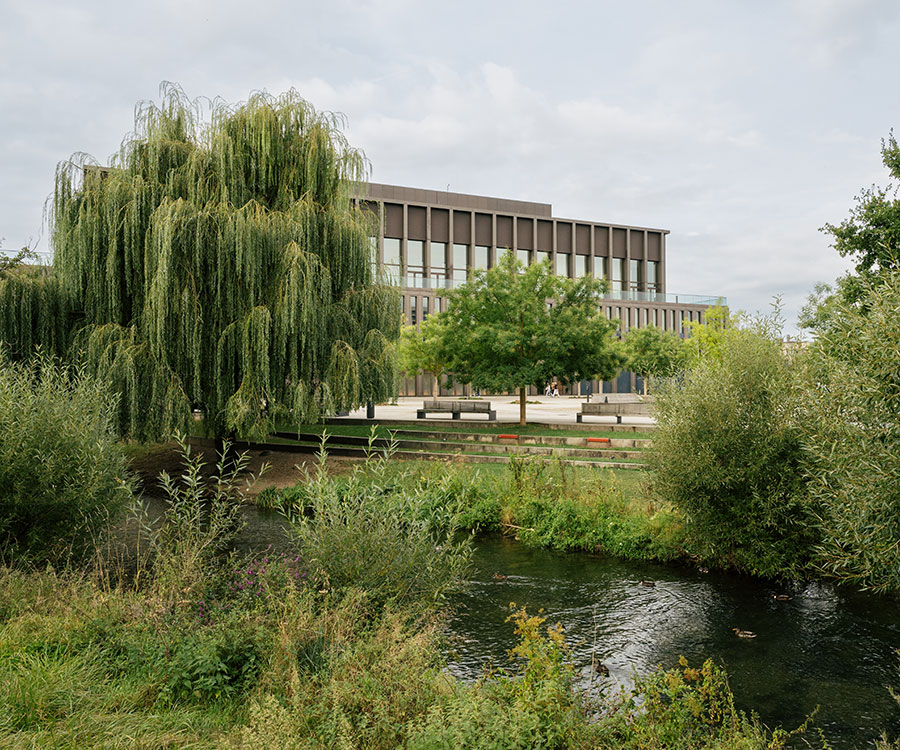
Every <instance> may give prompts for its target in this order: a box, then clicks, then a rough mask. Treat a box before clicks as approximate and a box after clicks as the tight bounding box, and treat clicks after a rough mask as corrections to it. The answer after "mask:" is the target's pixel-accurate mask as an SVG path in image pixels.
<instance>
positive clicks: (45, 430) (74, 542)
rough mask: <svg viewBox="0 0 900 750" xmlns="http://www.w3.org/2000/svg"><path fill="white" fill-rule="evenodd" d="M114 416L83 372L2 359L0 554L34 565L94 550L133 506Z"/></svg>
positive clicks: (97, 387)
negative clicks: (107, 526)
mask: <svg viewBox="0 0 900 750" xmlns="http://www.w3.org/2000/svg"><path fill="white" fill-rule="evenodd" d="M114 409H115V399H113V398H112V397H111V396H110V395H109V394H108V393H107V392H106V391H105V390H104V388H103V387H101V386H100V385H99V384H98V383H96V382H95V381H93V380H91V379H90V378H87V377H86V376H85V375H84V374H83V373H82V372H80V371H77V370H72V369H69V368H65V367H61V366H59V365H58V364H56V363H55V362H53V361H52V360H50V359H49V358H39V359H36V360H34V361H32V362H31V363H28V364H22V363H12V362H10V361H8V360H7V359H6V358H5V357H4V356H3V354H2V351H0V547H3V548H5V549H7V550H8V551H9V552H10V553H11V554H12V555H13V556H15V557H27V558H30V559H33V560H54V559H59V558H60V557H61V556H62V555H66V554H71V555H73V556H75V557H78V556H81V555H83V554H85V553H87V552H88V551H89V550H90V549H91V548H92V542H93V541H95V537H96V535H98V534H99V533H100V532H101V531H102V530H103V528H104V527H105V524H106V523H107V522H108V521H109V520H111V519H113V518H115V517H116V516H117V515H118V514H119V513H120V512H121V511H122V510H123V509H124V508H125V506H126V505H127V503H128V502H129V501H130V500H131V498H132V484H131V480H130V479H129V474H128V471H127V466H126V461H125V458H124V456H123V453H122V451H121V449H120V448H119V446H118V445H117V444H116V440H115V438H114V436H113V431H112V427H111V424H112V422H111V419H112V416H111V415H112V412H113V411H114Z"/></svg>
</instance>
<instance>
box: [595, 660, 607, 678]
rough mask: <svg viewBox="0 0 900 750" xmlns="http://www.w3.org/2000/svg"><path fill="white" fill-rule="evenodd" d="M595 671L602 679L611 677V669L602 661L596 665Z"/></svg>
mask: <svg viewBox="0 0 900 750" xmlns="http://www.w3.org/2000/svg"><path fill="white" fill-rule="evenodd" d="M594 671H595V672H596V673H597V674H599V675H600V676H601V677H609V667H607V666H606V665H605V664H604V663H603V662H602V661H598V662H597V663H596V664H594Z"/></svg>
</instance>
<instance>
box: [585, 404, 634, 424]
mask: <svg viewBox="0 0 900 750" xmlns="http://www.w3.org/2000/svg"><path fill="white" fill-rule="evenodd" d="M649 416H650V404H649V403H647V402H646V401H611V402H610V401H600V402H599V403H595V404H591V403H585V404H582V405H581V412H580V413H579V414H577V415H576V416H575V420H576V421H577V422H581V421H582V419H583V418H584V417H615V418H616V423H617V424H621V422H622V417H649Z"/></svg>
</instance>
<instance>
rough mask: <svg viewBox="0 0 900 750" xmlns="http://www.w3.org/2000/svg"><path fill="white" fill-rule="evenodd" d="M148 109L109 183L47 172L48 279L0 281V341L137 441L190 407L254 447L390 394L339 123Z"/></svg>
mask: <svg viewBox="0 0 900 750" xmlns="http://www.w3.org/2000/svg"><path fill="white" fill-rule="evenodd" d="M161 96H162V101H161V103H159V104H156V103H153V102H144V103H141V104H139V105H138V106H137V108H136V110H135V130H134V133H132V134H131V135H129V136H127V137H126V138H125V140H124V141H123V143H122V146H121V148H120V150H119V152H118V154H116V155H115V156H114V157H113V158H112V162H111V166H110V167H109V168H99V167H94V166H93V162H92V160H91V159H90V158H89V157H86V156H84V155H78V156H76V157H74V158H73V159H71V160H69V161H65V162H62V163H61V164H60V165H59V167H58V168H57V174H56V185H55V190H54V194H53V198H52V210H51V224H52V226H51V229H52V244H53V250H54V261H53V268H52V272H51V273H50V275H49V277H48V278H47V279H46V281H45V282H37V283H35V282H31V281H28V280H15V279H11V280H8V282H0V284H4V283H5V284H6V285H7V287H9V288H7V289H4V288H3V287H2V286H0V340H2V341H6V342H7V343H8V345H9V348H10V350H11V351H12V352H13V353H14V354H15V355H17V356H20V357H21V356H26V355H27V354H28V353H29V352H30V350H31V349H32V348H33V346H35V345H42V346H43V347H44V349H45V350H49V351H51V352H52V353H56V354H64V355H65V356H66V357H67V358H69V359H70V360H72V361H78V362H79V363H81V364H83V365H84V367H85V368H86V370H87V371H88V372H89V373H91V374H94V375H96V376H97V377H99V378H100V379H102V380H104V381H106V382H107V383H108V384H109V385H110V386H111V390H112V391H113V392H115V393H118V394H119V396H120V399H119V411H118V427H119V430H120V432H121V433H122V434H125V435H131V436H134V437H138V438H145V439H146V438H155V437H162V436H164V435H167V434H169V432H170V431H171V429H172V428H174V427H184V426H185V425H186V423H187V421H188V419H189V415H190V410H191V408H192V407H193V408H200V409H202V410H203V411H204V412H205V414H206V418H207V424H208V426H209V428H210V429H211V431H212V432H213V433H214V434H217V435H221V434H228V433H232V432H236V433H239V434H242V435H246V436H250V437H255V436H260V435H262V434H265V433H266V432H267V431H268V430H270V429H271V428H272V426H273V425H274V423H275V421H276V420H279V419H284V420H292V421H304V420H306V419H309V418H311V417H314V416H315V415H317V414H318V413H320V412H322V411H328V410H331V409H347V408H353V407H355V406H358V405H359V404H361V403H363V402H364V401H365V400H367V399H374V400H381V399H383V398H387V397H389V396H391V395H393V391H394V387H395V377H396V375H395V372H396V366H395V364H396V363H395V361H394V359H395V355H394V347H393V342H394V341H395V340H396V338H397V336H398V335H399V320H400V311H399V294H398V292H397V290H396V289H393V288H391V287H389V286H387V285H383V284H380V283H377V280H376V279H374V278H373V270H372V262H371V261H372V258H371V244H370V239H369V237H370V235H371V234H374V233H375V227H374V225H373V221H374V220H373V217H372V214H370V213H368V212H366V211H364V210H362V209H360V208H359V207H357V206H355V205H354V202H353V200H352V198H353V195H354V194H353V191H354V190H356V189H358V188H357V186H358V185H359V183H360V181H361V180H363V179H364V178H365V176H366V172H367V163H366V161H365V158H364V156H363V155H362V154H361V153H360V152H359V151H357V150H355V149H353V148H351V147H350V146H349V144H348V143H347V141H346V139H345V137H344V136H343V134H342V132H341V126H342V125H343V121H342V119H341V117H340V116H336V115H332V114H326V113H321V112H318V111H316V110H315V109H314V108H313V107H312V105H310V104H309V103H308V102H306V101H305V100H304V99H302V98H301V97H300V96H299V95H298V94H297V93H296V92H295V91H293V90H292V91H289V92H287V93H286V94H283V95H281V96H271V95H269V94H266V93H255V94H253V95H251V96H250V98H249V100H248V101H247V102H246V103H243V104H239V105H230V104H227V103H224V102H222V101H219V100H216V101H212V102H208V103H207V105H206V107H204V104H203V102H202V101H201V100H193V101H192V100H189V99H188V98H187V97H186V96H185V95H184V94H183V92H182V91H181V90H180V89H179V88H178V87H177V86H174V85H170V84H164V85H163V87H162V90H161ZM207 109H208V116H206V117H204V114H205V112H206V110H207ZM28 284H31V286H30V287H28V288H26V286H27V285H28ZM12 287H15V288H12ZM32 287H33V288H32Z"/></svg>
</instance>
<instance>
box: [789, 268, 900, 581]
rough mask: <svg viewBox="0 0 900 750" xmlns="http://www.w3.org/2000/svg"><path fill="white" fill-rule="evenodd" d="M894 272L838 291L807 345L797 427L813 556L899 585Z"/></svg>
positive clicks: (898, 353)
mask: <svg viewBox="0 0 900 750" xmlns="http://www.w3.org/2000/svg"><path fill="white" fill-rule="evenodd" d="M898 361H900V274H897V273H893V274H890V275H887V276H886V277H885V278H884V279H882V281H881V283H880V284H878V285H874V286H872V285H869V286H865V287H864V293H862V295H861V298H860V301H859V302H858V303H852V304H851V303H847V302H846V301H845V300H843V299H840V298H838V299H836V300H834V301H833V302H832V304H831V306H830V307H829V308H827V314H826V315H825V319H824V321H823V322H822V323H821V327H820V332H819V338H818V340H817V341H816V342H815V343H814V344H813V346H812V347H811V349H810V356H809V358H808V368H807V373H806V374H807V377H806V399H805V408H804V415H803V416H804V418H803V426H804V432H805V437H806V445H807V452H808V454H809V456H810V461H809V467H808V481H809V488H810V493H811V495H812V497H813V498H814V499H815V500H816V502H817V507H818V508H819V515H820V523H821V527H822V541H821V545H820V547H819V549H818V551H817V552H818V554H817V562H818V565H819V566H820V567H821V568H822V569H823V570H824V571H825V572H826V573H828V574H830V575H832V576H834V577H837V578H839V579H841V580H844V581H848V582H851V583H854V584H857V585H861V586H864V587H867V588H870V589H874V590H878V591H888V590H894V591H897V590H900V420H898V416H897V415H898V414H900V369H898V366H897V365H898Z"/></svg>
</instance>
